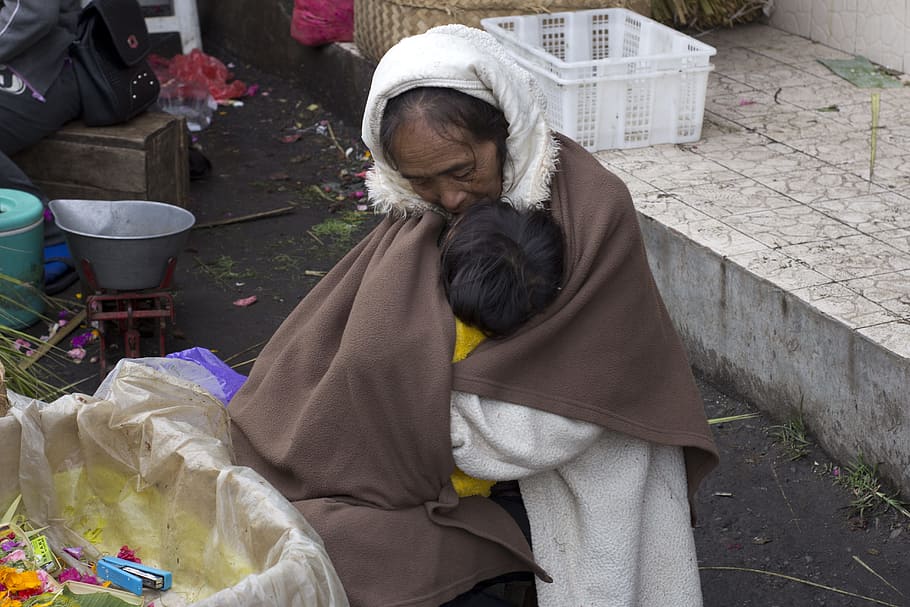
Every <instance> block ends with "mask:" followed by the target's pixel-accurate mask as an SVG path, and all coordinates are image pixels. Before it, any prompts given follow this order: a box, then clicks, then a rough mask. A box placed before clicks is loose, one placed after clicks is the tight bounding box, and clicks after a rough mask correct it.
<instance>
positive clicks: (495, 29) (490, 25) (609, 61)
mask: <svg viewBox="0 0 910 607" xmlns="http://www.w3.org/2000/svg"><path fill="white" fill-rule="evenodd" d="M579 13H592V14H595V13H598V14H604V13H629V14H632V15H635V16H636V17H638V18H640V19H641V20H642V21H643V22H645V21H646V22H649V23H650V24H653V25H652V27H656V28H658V29H662V30H665V31H670V32H671V33H672V34H673V35H674V36H676V37H679V38H684V39H686V40H689V41H691V43H692V45H693V46H698V47H700V48H698V49H697V50H692V51H688V52H686V53H685V54H679V53H661V54H657V55H647V59H648V60H654V61H661V60H667V59H675V60H679V59H688V58H705V57H706V58H708V60H709V61H710V58H711V57H713V56H714V55H716V54H717V49H716V48H714V47H713V46H711V45H709V44H705V43H704V42H702V41H701V40H697V39H695V38H692V37H691V36H687V35H686V34H684V33H682V32H680V31H678V30H675V29H673V28H672V27H668V26H666V25H664V24H663V23H660V22H659V21H655V20H654V19H651V18H649V17H645V16H644V15H640V14H638V13H636V12H634V11H630V10H629V9H625V8H604V9H590V10H583V11H563V12H559V13H547V14H546V15H512V16H505V17H487V18H485V19H481V20H480V24H481V25H482V26H483V28H484V29H485V30H486V31H487V32H488V33H490V34H491V35H492V36H494V37H495V38H496V39H497V40H499V42H500V43H502V44H503V46H506V47H517V48H520V49H521V50H522V51H527V52H529V53H531V54H532V55H534V56H536V57H539V58H540V59H542V60H544V61H545V62H547V63H549V64H551V65H555V66H559V67H567V68H576V67H593V66H600V65H627V64H632V63H636V62H638V61H641V60H642V59H643V57H605V58H603V59H586V60H582V61H566V60H565V59H560V58H559V57H556V56H554V55H552V54H551V53H548V52H546V51H544V50H542V49H540V48H537V47H534V46H530V45H528V44H526V43H524V42H522V41H520V40H518V39H517V37H516V36H515V35H514V33H513V32H510V31H508V30H506V29H504V28H503V27H501V26H500V23H501V22H503V21H508V20H515V19H526V18H541V17H561V16H563V15H575V14H579ZM513 57H515V56H514V55H513ZM708 65H710V63H709V64H708ZM697 67H701V66H694V69H697ZM673 71H677V70H675V69H674V70H673ZM686 71H688V70H686Z"/></svg>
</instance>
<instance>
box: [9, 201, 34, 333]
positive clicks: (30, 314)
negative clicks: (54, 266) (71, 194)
mask: <svg viewBox="0 0 910 607" xmlns="http://www.w3.org/2000/svg"><path fill="white" fill-rule="evenodd" d="M10 278H12V279H13V280H10ZM14 281H19V282H20V283H23V284H18V283H16V282H14ZM43 281H44V206H43V205H42V204H41V201H40V200H39V199H38V198H37V197H36V196H33V195H31V194H29V193H27V192H20V191H19V190H8V189H3V188H0V325H4V326H7V327H12V328H14V329H21V328H23V327H29V326H31V325H33V324H35V323H36V322H37V321H38V318H39V317H40V315H41V314H43V313H44V299H43V298H42V297H41V295H42V291H43V286H44V285H43Z"/></svg>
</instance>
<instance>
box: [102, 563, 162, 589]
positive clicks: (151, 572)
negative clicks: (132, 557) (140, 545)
mask: <svg viewBox="0 0 910 607" xmlns="http://www.w3.org/2000/svg"><path fill="white" fill-rule="evenodd" d="M95 569H96V571H97V573H98V577H99V578H101V579H103V580H109V581H110V582H111V583H112V584H115V585H117V586H120V587H121V588H124V589H126V590H129V591H130V592H132V593H133V594H142V589H143V588H151V589H153V590H167V589H168V588H170V587H171V572H170V571H164V570H162V569H155V568H154V567H149V566H148V565H143V564H141V563H134V562H133V561H127V560H125V559H118V558H117V557H113V556H105V557H102V558H100V559H98V562H97V563H96V565H95Z"/></svg>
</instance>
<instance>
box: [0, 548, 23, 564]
mask: <svg viewBox="0 0 910 607" xmlns="http://www.w3.org/2000/svg"><path fill="white" fill-rule="evenodd" d="M24 560H25V550H22V549H21V548H18V549H16V550H13V551H12V552H10V553H9V554H7V555H6V556H5V557H3V558H2V559H0V561H2V562H4V563H15V562H16V561H24Z"/></svg>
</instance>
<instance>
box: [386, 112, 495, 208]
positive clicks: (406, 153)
mask: <svg viewBox="0 0 910 607" xmlns="http://www.w3.org/2000/svg"><path fill="white" fill-rule="evenodd" d="M391 151H392V155H393V157H394V159H395V162H396V164H397V168H398V172H399V173H401V176H402V177H404V178H405V179H407V180H408V183H410V184H411V187H412V188H413V189H414V192H416V194H417V195H418V196H420V197H421V198H422V199H423V200H425V201H426V202H429V203H431V204H435V205H439V206H441V207H443V208H444V209H446V210H447V211H449V212H450V213H454V214H458V213H462V212H464V210H465V209H467V208H468V207H469V206H471V205H472V204H474V203H475V202H477V201H478V200H496V199H498V198H499V197H500V195H501V194H502V164H501V162H500V159H499V158H498V154H497V153H496V144H495V143H494V142H492V141H480V142H478V141H475V140H474V138H473V137H472V136H471V135H470V134H469V133H467V132H465V131H463V130H462V129H460V128H457V127H453V128H452V129H449V130H448V132H447V133H446V134H445V135H441V134H439V133H438V132H437V131H436V129H434V128H432V127H431V126H429V125H428V124H427V123H426V121H425V120H423V119H418V120H416V121H413V122H409V123H405V124H402V125H401V127H399V128H398V130H397V132H396V133H395V136H394V137H393V138H392V145H391Z"/></svg>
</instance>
